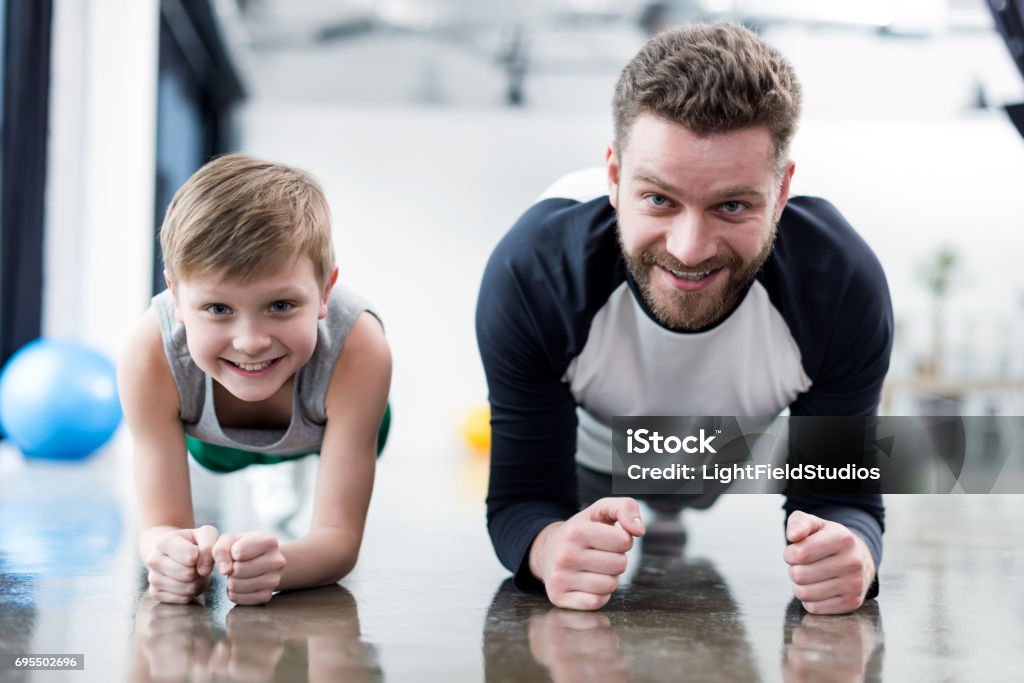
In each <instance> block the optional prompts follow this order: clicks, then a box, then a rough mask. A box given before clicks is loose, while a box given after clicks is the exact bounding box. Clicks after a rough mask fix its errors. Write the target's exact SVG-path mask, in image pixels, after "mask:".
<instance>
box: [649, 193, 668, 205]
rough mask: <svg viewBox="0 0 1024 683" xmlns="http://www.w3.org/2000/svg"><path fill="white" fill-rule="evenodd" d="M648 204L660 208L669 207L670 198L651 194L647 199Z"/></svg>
mask: <svg viewBox="0 0 1024 683" xmlns="http://www.w3.org/2000/svg"><path fill="white" fill-rule="evenodd" d="M645 199H646V200H647V203H648V204H650V205H651V206H656V207H658V208H661V207H664V206H668V204H669V202H668V197H666V196H665V195H662V194H649V195H647V196H646V197H645Z"/></svg>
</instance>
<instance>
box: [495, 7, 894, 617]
mask: <svg viewBox="0 0 1024 683" xmlns="http://www.w3.org/2000/svg"><path fill="white" fill-rule="evenodd" d="M799 109H800V86H799V84H798V82H797V79H796V76H795V74H794V72H793V69H792V67H791V66H790V65H789V64H788V62H786V60H785V59H784V58H783V57H782V56H781V55H780V54H779V53H778V52H777V51H776V50H775V49H773V48H772V47H770V46H768V45H766V44H765V43H764V42H762V41H761V40H760V39H759V38H758V37H757V36H756V35H754V34H753V33H751V32H750V31H748V30H746V29H744V28H741V27H739V26H735V25H731V24H726V23H718V24H713V25H693V26H687V27H684V28H681V29H677V30H673V31H668V32H665V33H662V34H660V35H658V36H656V37H654V38H653V39H651V40H650V41H649V42H648V43H647V44H646V45H645V46H644V47H643V48H642V49H641V51H640V52H639V53H638V54H637V55H636V57H634V58H633V60H632V61H631V62H630V63H629V64H628V65H627V66H626V68H625V69H624V71H623V73H622V75H621V77H620V79H619V82H618V84H617V86H616V92H615V99H614V123H615V138H614V140H613V142H612V144H611V146H610V147H609V148H608V150H607V153H606V169H605V170H606V173H605V174H604V175H605V176H606V177H605V178H604V179H603V181H602V182H601V183H600V184H599V185H600V187H598V188H589V191H588V188H587V187H583V185H585V184H586V183H585V182H584V181H585V178H583V177H582V176H579V175H576V176H570V177H569V178H567V179H565V180H564V181H563V182H560V183H558V184H556V186H555V187H553V188H552V190H550V191H549V192H548V193H546V197H545V198H543V199H542V200H541V201H539V202H538V203H537V204H535V205H534V206H533V207H532V208H531V209H530V210H529V211H527V212H526V214H524V216H523V217H522V218H521V219H520V220H519V222H518V223H517V224H516V225H515V226H514V227H513V228H512V230H511V231H510V232H509V233H508V234H507V235H506V236H505V237H504V239H503V240H502V241H501V243H500V244H499V245H498V247H497V248H496V249H495V252H494V254H493V255H492V256H491V259H490V261H489V263H488V266H487V269H486V272H485V274H484V279H483V284H482V287H481V292H480V298H479V302H478V307H477V338H478V343H479V346H480V352H481V356H482V359H483V364H484V369H485V372H486V375H487V381H488V386H489V390H490V402H491V415H492V417H491V424H492V448H491V480H490V489H489V493H488V499H487V505H488V527H489V530H490V534H491V539H492V541H493V543H494V547H495V550H496V551H497V553H498V556H499V558H500V559H501V561H502V563H503V564H504V565H505V566H506V567H508V568H509V569H510V570H511V571H512V572H514V573H515V578H516V583H517V585H519V586H520V587H522V588H527V587H530V586H534V587H537V586H539V585H540V584H543V586H544V588H545V590H546V592H547V595H548V597H549V598H550V600H551V601H552V602H553V603H554V604H555V605H558V606H561V607H567V608H574V609H584V610H593V609H599V608H600V607H601V606H603V605H604V604H605V603H606V602H607V601H608V599H609V597H610V596H611V594H612V592H613V591H614V590H615V588H616V586H617V584H618V577H619V576H620V575H621V574H622V573H623V571H624V570H625V569H626V556H625V553H626V552H627V551H628V550H629V548H630V547H631V546H632V543H633V538H634V537H638V536H642V535H643V534H644V524H643V521H642V520H641V518H640V514H639V506H638V504H637V503H636V501H634V500H632V499H629V498H612V497H605V498H600V499H598V500H597V501H596V502H594V503H593V504H592V505H589V507H586V508H585V509H583V510H580V490H578V488H577V485H578V482H579V484H580V486H581V487H583V488H590V489H593V488H594V482H598V484H599V485H600V483H601V482H604V494H603V495H605V496H607V495H609V494H610V493H611V490H610V488H611V487H610V481H611V478H610V476H608V474H607V473H608V472H610V471H611V452H612V447H611V427H610V425H611V419H612V417H613V416H616V415H738V416H744V415H745V416H772V415H777V414H779V413H780V412H782V411H783V410H785V409H787V408H788V409H789V411H790V414H792V415H794V416H802V415H839V416H844V415H871V414H873V413H874V412H875V410H876V409H877V406H878V401H879V393H880V391H881V386H882V381H883V379H884V376H885V373H886V370H887V369H888V365H889V354H890V351H891V346H892V330H893V325H892V307H891V303H890V301H889V294H888V290H887V287H886V283H885V277H884V274H883V273H882V270H881V267H880V265H879V263H878V261H877V259H876V258H875V256H874V254H873V253H872V252H871V250H870V249H869V248H868V247H867V245H866V244H865V243H864V242H863V241H862V240H861V239H860V238H859V237H858V236H857V235H856V233H855V232H854V231H853V229H852V228H851V227H850V226H849V225H848V224H847V223H846V221H845V220H844V219H843V218H842V216H840V215H839V213H838V212H837V211H836V210H835V209H834V208H833V207H832V206H831V205H830V204H828V203H827V202H825V201H823V200H821V199H814V198H794V199H792V200H789V185H790V180H791V179H792V177H793V171H794V168H795V167H794V165H793V163H792V162H791V161H790V160H789V157H788V149H789V143H790V140H791V138H792V136H793V133H794V132H795V130H796V126H797V120H798V117H799ZM577 468H578V471H577ZM577 475H578V476H577ZM785 509H786V513H787V525H786V537H787V541H788V542H789V545H788V547H787V548H786V549H785V550H784V559H785V561H786V562H787V564H788V565H789V577H790V580H791V581H792V583H793V589H794V593H795V595H796V596H797V597H798V598H799V599H800V600H801V601H802V603H803V605H804V607H805V608H806V609H807V610H808V611H809V612H812V613H819V614H832V613H845V612H850V611H852V610H855V609H856V608H858V607H859V606H860V605H861V603H862V602H863V601H864V600H865V599H866V598H871V597H874V595H875V594H876V593H877V590H878V587H877V581H876V574H877V568H878V563H879V561H880V559H881V548H882V543H881V535H882V530H883V506H882V501H881V497H880V496H866V495H853V496H822V495H819V496H809V495H805V496H795V495H792V496H789V497H788V498H787V500H786V505H785Z"/></svg>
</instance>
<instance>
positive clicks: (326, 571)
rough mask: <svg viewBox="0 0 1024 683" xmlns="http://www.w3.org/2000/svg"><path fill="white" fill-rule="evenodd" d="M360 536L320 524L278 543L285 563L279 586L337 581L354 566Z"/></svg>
mask: <svg viewBox="0 0 1024 683" xmlns="http://www.w3.org/2000/svg"><path fill="white" fill-rule="evenodd" d="M360 540H361V539H359V538H356V537H354V536H353V534H352V533H351V532H348V531H344V530H343V529H340V528H337V527H319V528H315V529H312V530H311V531H310V532H309V534H307V535H306V536H303V537H302V538H300V539H298V540H296V541H293V542H291V543H288V544H286V545H284V546H282V547H281V553H282V554H283V555H284V557H285V560H286V562H287V564H285V568H284V573H283V574H282V575H281V584H280V585H279V586H278V589H279V590H293V589H298V588H313V587H315V586H327V585H330V584H332V583H337V582H338V581H340V580H341V579H342V578H344V577H345V576H346V575H347V574H348V573H349V572H350V571H352V569H353V568H354V567H355V566H356V560H357V559H358V557H359V543H360Z"/></svg>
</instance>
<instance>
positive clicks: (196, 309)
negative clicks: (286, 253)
mask: <svg viewBox="0 0 1024 683" xmlns="http://www.w3.org/2000/svg"><path fill="white" fill-rule="evenodd" d="M331 284H333V281H332V283H331ZM168 286H170V287H171V290H172V294H173V296H174V305H175V315H176V317H177V319H178V321H179V322H180V323H182V324H183V325H184V326H185V332H186V339H187V341H188V349H189V353H190V354H191V356H192V359H193V360H194V361H195V363H196V365H198V366H199V368H200V369H202V370H203V372H205V373H207V374H208V375H210V376H211V377H212V378H213V379H214V380H215V381H216V382H218V383H219V384H221V385H222V386H223V387H224V388H225V389H227V390H228V391H229V392H230V393H231V394H232V395H234V396H235V397H237V398H239V399H242V400H243V401H263V400H266V399H269V398H271V397H272V396H274V395H275V394H276V393H277V392H278V391H279V390H280V389H281V388H282V387H283V386H284V385H285V384H286V383H287V381H288V380H289V379H290V378H291V377H292V376H293V375H294V374H295V373H296V372H298V371H299V369H300V368H302V366H304V365H305V364H306V363H307V362H308V361H309V359H310V357H311V356H312V355H313V350H314V348H315V347H316V340H317V321H318V320H319V319H321V318H323V317H324V316H325V315H326V314H327V296H328V294H329V293H330V287H329V286H328V287H327V288H326V292H322V291H321V289H320V285H319V283H318V282H317V278H316V276H315V275H314V272H313V264H312V262H311V261H310V260H309V258H307V257H305V256H301V257H297V258H294V259H292V260H291V261H288V262H286V263H285V264H284V265H282V266H280V267H278V268H276V269H275V270H273V271H272V272H269V273H268V274H267V275H266V276H265V277H261V278H258V279H255V280H251V281H247V282H238V281H235V280H223V279H220V278H218V277H216V276H196V277H191V278H187V279H185V278H183V279H181V280H179V281H178V282H177V283H170V282H169V283H168Z"/></svg>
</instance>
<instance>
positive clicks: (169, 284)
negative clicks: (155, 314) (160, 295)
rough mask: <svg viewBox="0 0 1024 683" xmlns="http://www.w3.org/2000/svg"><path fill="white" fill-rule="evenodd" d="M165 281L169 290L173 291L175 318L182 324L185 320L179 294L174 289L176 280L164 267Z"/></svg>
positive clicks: (172, 299)
mask: <svg viewBox="0 0 1024 683" xmlns="http://www.w3.org/2000/svg"><path fill="white" fill-rule="evenodd" d="M164 282H166V283H167V290H168V291H169V292H170V293H171V301H173V302H174V319H175V320H177V321H178V322H179V323H181V324H182V325H184V324H185V321H184V320H182V318H181V308H180V307H179V306H178V294H177V292H175V291H174V280H172V279H171V274H170V273H168V272H167V270H166V269H164Z"/></svg>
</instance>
